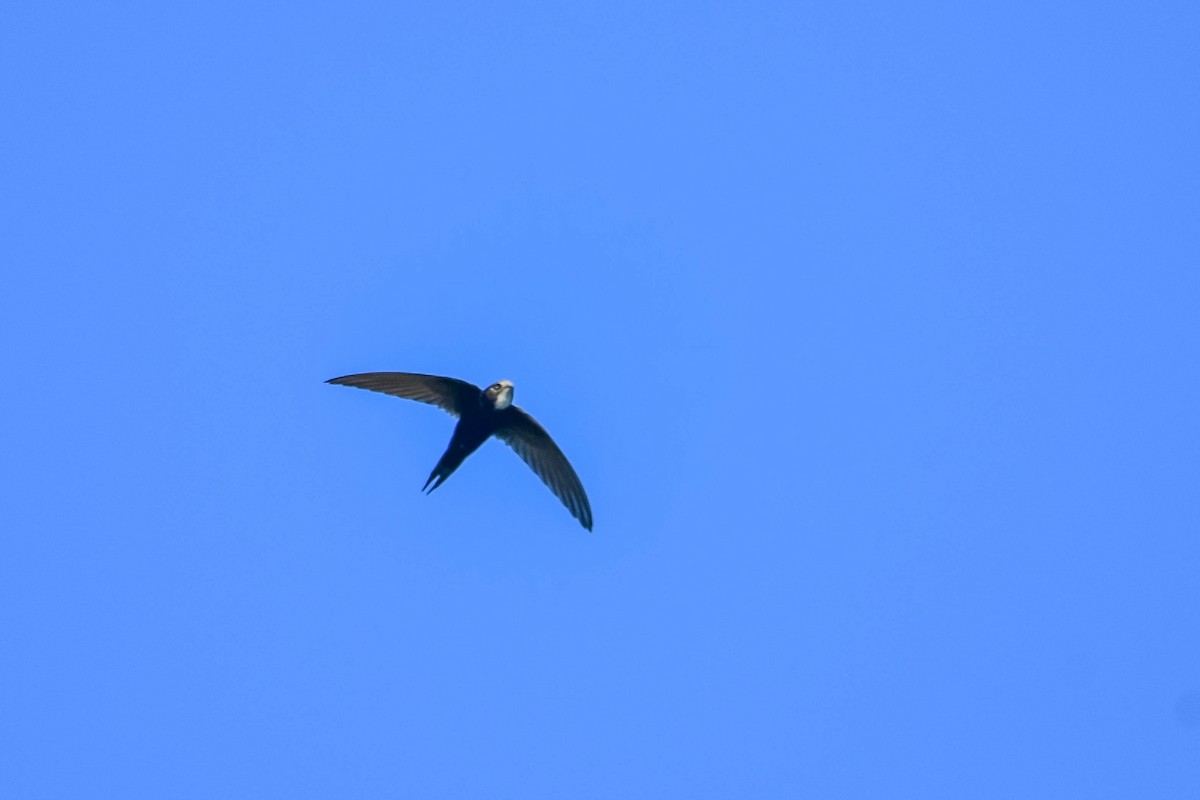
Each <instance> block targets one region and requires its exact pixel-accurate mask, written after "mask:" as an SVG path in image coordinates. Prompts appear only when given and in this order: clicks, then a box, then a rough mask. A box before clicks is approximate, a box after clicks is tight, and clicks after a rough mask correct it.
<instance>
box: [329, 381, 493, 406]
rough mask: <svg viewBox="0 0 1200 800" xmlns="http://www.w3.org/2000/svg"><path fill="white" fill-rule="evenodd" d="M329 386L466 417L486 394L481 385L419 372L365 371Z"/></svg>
mask: <svg viewBox="0 0 1200 800" xmlns="http://www.w3.org/2000/svg"><path fill="white" fill-rule="evenodd" d="M326 383H336V384H338V385H339V386H354V387H356V388H359V389H370V390H371V391H372V392H383V393H384V394H390V395H393V396H395V397H403V398H405V399H407V400H417V401H418V402H421V403H429V404H430V405H433V406H437V407H438V408H441V409H444V410H446V411H448V412H450V413H451V414H453V415H454V416H456V417H458V416H462V409H463V408H464V407H465V406H466V405H467V404H468V403H471V402H473V401H475V400H476V399H477V398H478V397H479V395H481V394H483V392H481V391H480V389H479V387H478V386H474V385H472V384H470V383H467V382H466V381H460V380H458V379H457V378H442V377H439V376H437V375H420V374H418V373H416V372H363V373H359V374H358V375H344V376H342V377H341V378H333V379H332V380H328V381H326Z"/></svg>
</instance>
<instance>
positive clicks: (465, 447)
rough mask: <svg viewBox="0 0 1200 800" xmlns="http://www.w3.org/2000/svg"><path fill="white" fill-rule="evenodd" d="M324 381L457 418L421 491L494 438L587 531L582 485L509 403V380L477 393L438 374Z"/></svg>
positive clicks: (536, 429) (545, 438) (589, 526)
mask: <svg viewBox="0 0 1200 800" xmlns="http://www.w3.org/2000/svg"><path fill="white" fill-rule="evenodd" d="M328 383H335V384H339V385H342V386H354V387H357V388H360V389H370V390H371V391H375V392H383V393H385V394H390V395H394V396H396V397H404V398H407V399H409V400H417V401H420V402H423V403H430V404H431V405H436V406H438V407H440V408H442V409H443V410H445V411H447V412H449V413H450V414H453V415H454V416H456V417H458V425H456V426H455V428H454V435H453V436H451V437H450V444H449V446H448V447H447V448H446V452H445V453H443V454H442V457H441V458H440V459H439V460H438V462H437V464H436V465H435V466H434V468H433V471H432V472H431V473H429V479H428V480H426V481H425V486H424V487H422V491H426V492H432V491H433V490H434V489H436V488H438V487H439V486H441V485H442V484H443V483H444V482H445V481H446V479H447V478H449V477H450V476H451V475H452V474H453V473H454V471H455V470H456V469H458V468H459V467H460V466H461V465H462V463H463V461H465V460H466V458H467V456H469V455H471V453H474V452H475V451H476V450H478V449H479V447H480V446H481V445H482V444H483V443H484V442H486V441H487V440H488V439H489V438H490V437H492V436H495V437H496V438H498V439H501V440H503V441H504V442H505V443H506V444H508V445H509V446H510V447H512V448H513V450H514V451H516V453H517V455H519V456H520V457H521V458H522V460H524V461H525V463H526V464H528V465H529V466H530V468H531V469H533V471H534V472H536V473H537V475H538V477H540V478H541V479H542V481H543V482H545V484H546V485H547V486H548V487H549V488H550V490H551V491H552V492H554V494H556V495H557V496H558V498H559V499H560V500H562V502H563V505H565V506H566V507H567V510H569V511H570V512H571V514H572V515H573V516H574V517H575V518H576V519H578V520H579V523H580V524H581V525H583V527H584V528H586V529H588V530H589V531H590V530H591V529H592V509H591V506H590V505H589V504H588V499H587V495H586V494H585V493H584V491H583V484H582V483H580V481H579V477H578V476H577V475H576V474H575V470H574V469H573V468H572V467H571V464H570V463H569V462H568V461H567V458H566V456H564V455H563V454H562V451H561V450H559V449H558V446H557V445H556V444H555V443H554V440H553V439H551V438H550V435H549V434H548V433H546V431H545V429H544V428H542V426H541V425H539V424H538V423H537V422H536V421H535V420H534V419H533V417H531V416H529V414H527V413H525V412H524V411H523V410H522V409H521V408H519V407H518V406H514V405H513V404H512V399H513V385H512V383H510V382H509V381H498V382H496V383H493V384H492V385H491V386H489V387H488V388H487V389H486V390H481V389H480V388H479V387H477V386H474V385H473V384H470V383H467V382H466V381H460V380H458V379H456V378H443V377H440V376H437V375H421V374H418V373H414V372H366V373H362V374H359V375H346V376H344V377H341V378H333V379H332V380H330V381H328Z"/></svg>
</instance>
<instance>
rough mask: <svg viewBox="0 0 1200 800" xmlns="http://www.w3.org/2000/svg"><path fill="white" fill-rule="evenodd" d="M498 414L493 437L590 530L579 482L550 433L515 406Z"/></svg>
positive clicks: (588, 517)
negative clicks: (511, 452)
mask: <svg viewBox="0 0 1200 800" xmlns="http://www.w3.org/2000/svg"><path fill="white" fill-rule="evenodd" d="M500 413H501V415H502V420H501V422H500V425H499V427H498V428H497V429H496V433H495V436H496V438H498V439H500V440H502V441H503V442H504V443H505V444H507V445H508V446H509V447H511V448H512V449H513V450H514V451H516V453H517V455H519V456H520V457H521V459H522V460H523V461H524V462H525V463H526V464H528V465H529V466H530V467H531V468H532V469H533V471H534V472H536V473H537V475H538V477H539V478H541V479H542V482H543V483H545V484H546V485H547V486H549V487H550V491H552V492H554V494H556V495H557V496H558V499H559V500H562V503H563V505H564V506H566V507H567V510H568V511H570V512H571V514H572V516H574V517H575V519H577V520H579V523H580V524H581V525H583V527H585V528H587V529H588V530H589V531H590V530H591V529H592V507H591V506H590V505H588V499H587V494H586V493H585V492H584V491H583V484H582V483H580V482H579V476H578V475H576V474H575V470H574V469H572V467H571V464H570V462H569V461H567V457H566V456H564V455H563V453H562V450H559V449H558V445H556V444H555V443H554V440H553V439H551V438H550V434H548V433H546V429H545V428H543V427H542V426H541V425H538V424H537V421H536V420H534V418H533V417H531V416H529V415H528V414H526V413H525V412H524V411H522V410H521V409H520V408H518V407H517V406H509V407H508V408H507V409H505V410H504V411H502V412H500Z"/></svg>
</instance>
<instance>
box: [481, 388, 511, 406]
mask: <svg viewBox="0 0 1200 800" xmlns="http://www.w3.org/2000/svg"><path fill="white" fill-rule="evenodd" d="M484 394H485V395H487V399H488V400H491V401H492V407H493V408H495V409H496V410H497V411H503V410H504V409H506V408H508V407H509V406H511V405H512V401H513V385H512V381H496V382H495V383H493V384H492V385H491V386H489V387H488V388H487V391H486V392H484Z"/></svg>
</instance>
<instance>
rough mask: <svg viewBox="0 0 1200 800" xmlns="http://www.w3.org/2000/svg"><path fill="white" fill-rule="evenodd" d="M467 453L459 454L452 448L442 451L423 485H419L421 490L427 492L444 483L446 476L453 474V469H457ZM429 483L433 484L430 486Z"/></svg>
mask: <svg viewBox="0 0 1200 800" xmlns="http://www.w3.org/2000/svg"><path fill="white" fill-rule="evenodd" d="M467 455H468V454H467V453H461V454H460V453H457V452H454V451H453V450H447V451H446V452H445V453H443V454H442V457H441V458H440V459H438V463H437V466H436V467H434V468H433V472H431V473H429V479H428V480H427V481H425V485H424V486H422V487H421V491H422V492H425V494H429V493H430V492H432V491H433V490H434V489H436V488H438V487H439V486H441V485H442V484H443V483H445V482H446V478H449V477H450V476H451V475H453V474H454V470H456V469H458V467H459V465H461V464H462V462H463V460H464V459H465V458H466V457H467ZM431 483H432V484H433V485H432V486H430V485H429V484H431Z"/></svg>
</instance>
